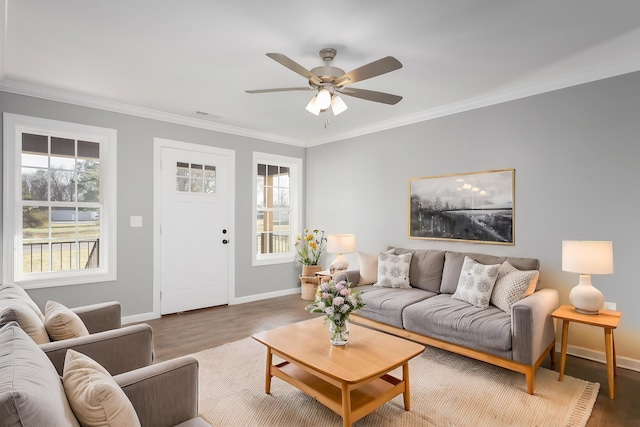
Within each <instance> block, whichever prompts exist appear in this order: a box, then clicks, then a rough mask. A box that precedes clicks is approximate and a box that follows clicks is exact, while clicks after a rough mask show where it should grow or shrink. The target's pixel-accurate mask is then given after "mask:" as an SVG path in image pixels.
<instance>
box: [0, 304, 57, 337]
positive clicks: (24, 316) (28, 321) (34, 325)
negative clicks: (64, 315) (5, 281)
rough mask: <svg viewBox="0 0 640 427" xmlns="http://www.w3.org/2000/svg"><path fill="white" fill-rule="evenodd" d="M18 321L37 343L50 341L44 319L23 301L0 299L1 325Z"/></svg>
mask: <svg viewBox="0 0 640 427" xmlns="http://www.w3.org/2000/svg"><path fill="white" fill-rule="evenodd" d="M9 322H17V323H18V325H19V326H20V327H21V328H22V330H24V331H25V332H26V333H27V335H29V336H30V337H31V339H32V340H33V341H35V342H36V344H45V343H48V342H50V340H49V335H47V330H46V329H45V327H44V323H42V320H40V318H39V317H38V316H37V315H36V313H34V312H33V310H32V309H31V308H30V307H29V306H28V305H26V304H24V303H23V302H22V301H20V300H17V299H9V300H3V301H0V326H2V325H6V324H7V323H9Z"/></svg>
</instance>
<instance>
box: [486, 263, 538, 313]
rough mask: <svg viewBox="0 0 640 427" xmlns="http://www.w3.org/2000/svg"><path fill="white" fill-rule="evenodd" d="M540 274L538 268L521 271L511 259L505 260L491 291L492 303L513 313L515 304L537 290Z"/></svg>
mask: <svg viewBox="0 0 640 427" xmlns="http://www.w3.org/2000/svg"><path fill="white" fill-rule="evenodd" d="M538 276H539V273H538V270H527V271H520V270H518V269H517V268H515V267H514V266H512V265H511V264H510V263H509V261H505V262H503V263H502V265H501V266H500V269H499V270H498V277H497V278H496V284H495V286H494V287H493V292H492V293H491V304H493V305H494V306H496V307H498V308H499V309H500V310H502V311H505V312H507V313H511V306H512V305H513V304H515V303H517V302H518V301H520V300H521V299H522V298H524V297H525V296H528V295H531V294H532V293H534V292H535V290H536V285H537V283H538Z"/></svg>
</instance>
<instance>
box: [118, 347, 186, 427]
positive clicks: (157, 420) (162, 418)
mask: <svg viewBox="0 0 640 427" xmlns="http://www.w3.org/2000/svg"><path fill="white" fill-rule="evenodd" d="M198 366H199V365H198V361H197V360H196V359H195V358H193V357H191V356H183V357H178V358H176V359H172V360H168V361H166V362H161V363H158V364H155V365H151V366H147V367H145V368H141V369H136V370H135V371H130V372H126V373H123V374H120V375H116V376H114V377H113V379H114V380H115V381H116V383H118V385H119V386H120V387H121V388H122V390H123V391H124V392H125V394H126V395H127V397H128V398H129V400H130V401H131V403H132V404H133V407H134V408H135V410H136V413H137V414H138V418H139V419H140V423H141V424H142V425H143V426H154V427H163V426H167V427H168V426H175V425H176V424H179V423H181V422H184V421H187V420H190V419H192V418H197V417H198Z"/></svg>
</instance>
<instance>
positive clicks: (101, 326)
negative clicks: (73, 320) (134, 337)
mask: <svg viewBox="0 0 640 427" xmlns="http://www.w3.org/2000/svg"><path fill="white" fill-rule="evenodd" d="M71 310H72V311H73V312H74V313H76V314H77V315H78V316H80V319H81V320H82V322H83V323H84V325H85V326H86V327H87V329H88V330H89V333H90V334H95V333H96V332H102V331H109V330H111V329H118V328H120V327H121V326H122V315H121V310H120V303H119V302H118V301H111V302H103V303H100V304H91V305H85V306H83V307H76V308H72V309H71Z"/></svg>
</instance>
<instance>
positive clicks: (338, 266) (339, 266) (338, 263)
mask: <svg viewBox="0 0 640 427" xmlns="http://www.w3.org/2000/svg"><path fill="white" fill-rule="evenodd" d="M330 267H333V268H334V269H335V270H337V271H344V270H346V269H347V268H349V261H347V259H346V258H345V257H344V255H342V254H339V255H338V256H337V257H336V259H334V260H333V261H331V265H330Z"/></svg>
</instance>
